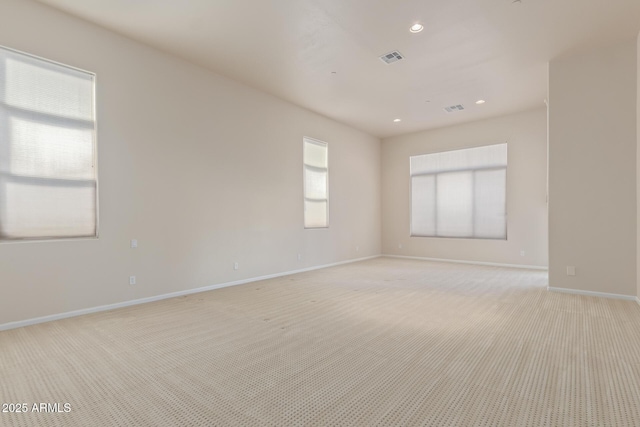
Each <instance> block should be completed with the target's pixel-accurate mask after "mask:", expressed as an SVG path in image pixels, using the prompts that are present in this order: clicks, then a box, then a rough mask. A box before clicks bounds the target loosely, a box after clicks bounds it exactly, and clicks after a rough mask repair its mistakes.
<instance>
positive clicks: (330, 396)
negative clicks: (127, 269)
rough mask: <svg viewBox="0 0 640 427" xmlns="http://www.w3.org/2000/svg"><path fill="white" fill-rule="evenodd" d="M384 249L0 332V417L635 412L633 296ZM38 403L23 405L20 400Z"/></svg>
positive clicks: (300, 418)
mask: <svg viewBox="0 0 640 427" xmlns="http://www.w3.org/2000/svg"><path fill="white" fill-rule="evenodd" d="M546 285H547V277H546V273H545V272H537V271H529V270H515V269H505V268H496V267H480V266H469V265H458V264H446V263H433V262H423V261H411V260H398V259H389V258H379V259H375V260H370V261H365V262H360V263H356V264H349V265H344V266H340V267H335V268H329V269H324V270H319V271H314V272H308V273H302V274H297V275H294V276H287V277H283V278H278V279H272V280H267V281H262V282H256V283H252V284H247V285H242V286H236V287H231V288H225V289H219V290H215V291H211V292H207V293H201V294H194V295H191V296H187V297H181V298H175V299H171V300H164V301H159V302H155V303H150V304H146V305H141V306H135V307H129V308H125V309H119V310H115V311H111V312H105V313H98V314H94V315H88V316H83V317H77V318H72V319H65V320H61V321H56V322H51V323H47V324H41V325H36V326H32V327H27V328H22V329H17V330H11V331H5V332H0V402H2V403H22V402H25V403H28V404H29V405H32V404H33V403H34V402H35V403H39V402H48V403H53V402H58V403H60V404H63V403H70V404H71V412H70V413H22V414H8V413H0V425H2V426H83V427H85V426H111V425H117V426H214V425H219V426H301V425H321V426H324V425H327V426H329V425H330V426H342V425H344V426H346V425H356V426H375V425H381V426H413V425H416V426H417V425H427V426H509V427H512V426H639V425H640V307H639V306H638V305H637V304H636V303H634V302H628V301H619V300H609V299H599V298H593V297H583V296H575V295H566V294H558V293H549V292H547V291H546ZM30 409H31V408H30Z"/></svg>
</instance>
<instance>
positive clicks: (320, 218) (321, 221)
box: [303, 138, 329, 228]
mask: <svg viewBox="0 0 640 427" xmlns="http://www.w3.org/2000/svg"><path fill="white" fill-rule="evenodd" d="M303 153H304V154H303V163H304V171H303V173H304V226H305V228H326V227H328V226H329V161H328V157H329V156H328V150H327V144H326V143H325V142H321V141H316V140H314V139H311V138H304V140H303Z"/></svg>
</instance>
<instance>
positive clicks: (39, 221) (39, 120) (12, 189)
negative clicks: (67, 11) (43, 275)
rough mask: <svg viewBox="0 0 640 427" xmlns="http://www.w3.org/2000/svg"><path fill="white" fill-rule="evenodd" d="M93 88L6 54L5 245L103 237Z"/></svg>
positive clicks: (2, 85) (0, 82) (80, 77)
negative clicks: (99, 228) (99, 226)
mask: <svg viewBox="0 0 640 427" xmlns="http://www.w3.org/2000/svg"><path fill="white" fill-rule="evenodd" d="M94 85H95V76H94V74H91V73H88V72H84V71H80V70H77V69H74V68H71V67H67V66H64V65H61V64H57V63H54V62H50V61H47V60H44V59H40V58H36V57H34V56H30V55H27V54H24V53H20V52H17V51H14V50H10V49H6V48H0V239H2V240H18V239H50V238H69V237H90V236H96V235H97V208H96V205H97V175H96V161H95V160H96V143H95V138H96V137H95V133H96V130H95V129H96V120H95V111H94Z"/></svg>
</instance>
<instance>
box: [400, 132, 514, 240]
mask: <svg viewBox="0 0 640 427" xmlns="http://www.w3.org/2000/svg"><path fill="white" fill-rule="evenodd" d="M501 144H504V145H505V151H506V156H507V163H506V164H505V166H486V167H470V168H459V169H451V170H446V171H442V172H425V173H416V174H413V173H411V159H412V158H413V157H419V156H424V155H430V154H439V153H449V152H452V151H462V150H469V149H474V148H483V147H490V146H493V145H501ZM508 157H509V145H508V143H507V142H501V143H497V144H488V145H477V146H473V147H463V148H455V149H452V150H444V151H434V152H431V153H423V154H414V155H411V156H409V237H422V238H431V239H468V240H495V241H507V240H508V239H509V212H508V206H509V203H508V200H507V194H508V187H509V169H508V165H509V162H508ZM496 170H504V195H505V197H504V212H505V215H504V237H477V236H475V235H472V236H438V235H437V234H436V235H433V236H430V235H425V234H418V233H416V232H414V231H413V185H414V183H413V178H414V177H422V176H434V178H435V185H436V189H435V194H436V195H437V185H438V175H443V174H448V173H456V172H471V173H472V174H473V177H474V178H473V179H474V181H475V173H476V172H477V171H496ZM472 203H473V208H472V212H473V215H475V197H474V198H473V201H472ZM435 209H436V212H437V203H436V205H435ZM437 229H438V226H437V215H436V224H435V230H436V233H437ZM474 233H475V229H474Z"/></svg>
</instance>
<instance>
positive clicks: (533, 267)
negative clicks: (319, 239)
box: [382, 254, 549, 270]
mask: <svg viewBox="0 0 640 427" xmlns="http://www.w3.org/2000/svg"><path fill="white" fill-rule="evenodd" d="M382 256H383V257H388V258H402V259H417V260H422V261H435V262H452V263H455V264H471V265H489V266H492V267H507V268H524V269H527V270H548V269H549V268H548V267H544V266H540V265H524V264H501V263H497V262H483V261H464V260H459V259H445V258H425V257H419V256H403V255H387V254H382Z"/></svg>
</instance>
